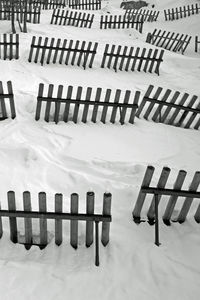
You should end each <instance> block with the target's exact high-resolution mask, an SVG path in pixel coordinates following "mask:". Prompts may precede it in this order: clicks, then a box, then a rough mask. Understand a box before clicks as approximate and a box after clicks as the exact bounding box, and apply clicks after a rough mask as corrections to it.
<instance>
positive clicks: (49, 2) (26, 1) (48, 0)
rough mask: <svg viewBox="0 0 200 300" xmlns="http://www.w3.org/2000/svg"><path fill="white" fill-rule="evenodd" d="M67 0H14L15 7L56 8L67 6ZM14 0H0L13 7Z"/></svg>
mask: <svg viewBox="0 0 200 300" xmlns="http://www.w3.org/2000/svg"><path fill="white" fill-rule="evenodd" d="M65 2H66V0H14V6H15V7H18V8H19V7H21V8H22V7H25V6H27V7H39V8H40V9H54V8H62V7H65V6H66V3H65ZM12 4H13V1H12V0H0V5H2V6H6V7H11V6H12Z"/></svg>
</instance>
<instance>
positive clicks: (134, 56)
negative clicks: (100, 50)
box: [101, 44, 164, 75]
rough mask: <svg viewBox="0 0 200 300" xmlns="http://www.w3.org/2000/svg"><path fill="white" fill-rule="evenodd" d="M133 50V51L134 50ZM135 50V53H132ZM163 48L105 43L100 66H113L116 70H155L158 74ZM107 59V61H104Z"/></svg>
mask: <svg viewBox="0 0 200 300" xmlns="http://www.w3.org/2000/svg"><path fill="white" fill-rule="evenodd" d="M134 50H135V51H134ZM134 52H135V53H134ZM163 55H164V50H160V51H159V50H158V49H155V50H153V49H148V50H147V49H146V48H143V49H140V48H139V47H137V48H135V49H134V47H129V48H128V47H127V46H124V47H123V46H121V45H119V46H116V45H112V46H111V45H109V44H106V46H105V50H104V54H103V59H102V62H101V68H104V67H107V68H109V69H110V68H111V67H112V68H113V69H114V70H115V72H117V70H121V71H122V70H123V69H124V70H125V71H128V70H131V71H135V70H137V71H141V70H143V71H144V72H149V73H152V72H155V73H156V74H158V75H159V68H160V64H161V62H162V61H163ZM106 61H107V62H106Z"/></svg>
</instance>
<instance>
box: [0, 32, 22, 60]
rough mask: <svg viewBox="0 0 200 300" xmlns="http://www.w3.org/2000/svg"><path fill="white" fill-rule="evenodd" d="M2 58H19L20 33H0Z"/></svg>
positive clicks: (0, 54)
mask: <svg viewBox="0 0 200 300" xmlns="http://www.w3.org/2000/svg"><path fill="white" fill-rule="evenodd" d="M0 58H1V59H4V60H6V59H10V60H11V59H18V58H19V35H18V34H6V33H4V34H1V35H0Z"/></svg>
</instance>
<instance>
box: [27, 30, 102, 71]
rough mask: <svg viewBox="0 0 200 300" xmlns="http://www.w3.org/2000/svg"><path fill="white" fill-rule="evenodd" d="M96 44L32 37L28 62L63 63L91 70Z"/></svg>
mask: <svg viewBox="0 0 200 300" xmlns="http://www.w3.org/2000/svg"><path fill="white" fill-rule="evenodd" d="M97 47H98V43H92V42H87V43H86V42H85V41H82V42H81V41H73V40H66V39H64V40H63V41H61V39H57V40H56V39H55V38H50V39H49V38H48V37H46V38H42V37H38V40H37V41H36V37H35V36H33V38H32V43H31V47H30V52H29V58H28V61H29V62H31V61H32V60H33V61H34V62H35V63H38V62H39V63H40V64H41V65H42V66H43V64H44V63H47V64H49V63H53V64H55V63H57V62H58V63H59V64H62V63H64V64H65V65H68V64H71V65H72V66H73V65H75V64H76V65H77V66H82V67H83V68H84V69H85V68H86V67H87V66H88V67H89V68H92V65H93V61H94V58H95V55H96V51H97ZM34 53H35V54H34Z"/></svg>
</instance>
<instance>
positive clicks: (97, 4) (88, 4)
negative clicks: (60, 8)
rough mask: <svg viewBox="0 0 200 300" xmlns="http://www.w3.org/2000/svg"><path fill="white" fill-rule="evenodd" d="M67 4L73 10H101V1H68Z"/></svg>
mask: <svg viewBox="0 0 200 300" xmlns="http://www.w3.org/2000/svg"><path fill="white" fill-rule="evenodd" d="M67 4H68V6H69V7H70V8H72V9H84V10H98V9H101V0H68V1H67Z"/></svg>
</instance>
